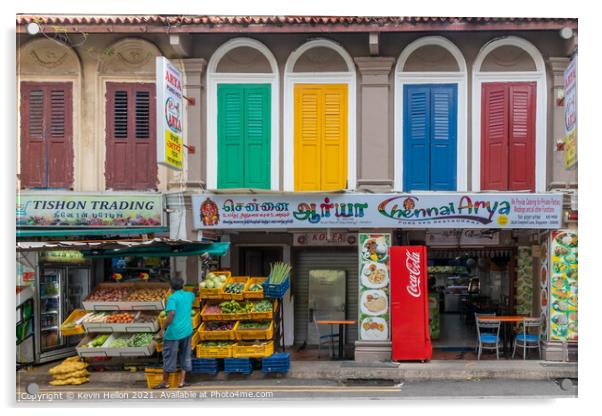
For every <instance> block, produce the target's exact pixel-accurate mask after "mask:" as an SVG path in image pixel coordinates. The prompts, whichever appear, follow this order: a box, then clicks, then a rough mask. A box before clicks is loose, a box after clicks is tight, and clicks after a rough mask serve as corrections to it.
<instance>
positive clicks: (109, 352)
mask: <svg viewBox="0 0 602 416" xmlns="http://www.w3.org/2000/svg"><path fill="white" fill-rule="evenodd" d="M116 338H117V335H115V334H112V335H111V336H109V337H108V338H107V339H106V341H105V342H104V343H103V344H102V345H101V346H100V347H89V346H88V343H89V342H90V341H92V339H94V337H92V336H87V337H85V338H84V339H82V341H81V342H80V343H79V344H78V345H77V347H75V350H76V351H77V354H78V355H79V356H80V357H148V356H151V355H152V354H153V353H154V352H155V343H154V342H152V341H149V343H148V344H147V345H144V346H140V347H127V346H124V347H111V344H113V342H114V341H115V340H116Z"/></svg>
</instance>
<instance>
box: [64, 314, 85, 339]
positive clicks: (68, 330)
mask: <svg viewBox="0 0 602 416" xmlns="http://www.w3.org/2000/svg"><path fill="white" fill-rule="evenodd" d="M87 313H88V312H86V311H85V310H83V309H75V310H74V311H73V312H71V314H70V315H69V317H68V318H67V319H66V320H65V322H63V323H62V325H61V335H62V336H64V337H68V336H71V335H81V334H85V333H86V330H85V329H84V326H83V325H82V324H79V325H75V326H70V325H69V324H71V323H72V322H75V321H77V320H78V319H79V318H81V317H82V316H85V315H86V314H87Z"/></svg>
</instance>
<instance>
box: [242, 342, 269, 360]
mask: <svg viewBox="0 0 602 416" xmlns="http://www.w3.org/2000/svg"><path fill="white" fill-rule="evenodd" d="M273 353H274V342H273V341H268V342H239V343H237V344H236V345H234V346H233V347H232V356H233V357H234V358H263V357H269V356H270V355H272V354H273Z"/></svg>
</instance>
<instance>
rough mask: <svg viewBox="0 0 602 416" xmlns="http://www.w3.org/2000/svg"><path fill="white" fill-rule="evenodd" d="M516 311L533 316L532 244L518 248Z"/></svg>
mask: <svg viewBox="0 0 602 416" xmlns="http://www.w3.org/2000/svg"><path fill="white" fill-rule="evenodd" d="M517 269H518V273H517V275H516V297H515V299H516V300H515V302H516V303H515V306H516V313H517V314H519V315H528V316H531V312H532V311H531V309H532V305H533V253H532V251H531V247H530V246H524V247H519V248H518V260H517Z"/></svg>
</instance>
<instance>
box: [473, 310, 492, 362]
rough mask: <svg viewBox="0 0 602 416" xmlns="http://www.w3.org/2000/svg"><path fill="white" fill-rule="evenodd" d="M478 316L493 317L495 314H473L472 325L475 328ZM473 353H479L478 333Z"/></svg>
mask: <svg viewBox="0 0 602 416" xmlns="http://www.w3.org/2000/svg"><path fill="white" fill-rule="evenodd" d="M479 316H495V312H483V313H481V312H475V313H474V324H475V326H476V325H477V319H478V318H479ZM474 352H475V353H477V352H479V337H478V332H477V344H476V345H475V347H474Z"/></svg>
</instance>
